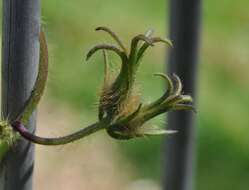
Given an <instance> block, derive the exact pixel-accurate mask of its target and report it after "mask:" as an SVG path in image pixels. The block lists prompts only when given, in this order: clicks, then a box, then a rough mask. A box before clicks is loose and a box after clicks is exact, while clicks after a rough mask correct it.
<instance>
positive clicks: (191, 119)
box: [164, 0, 201, 190]
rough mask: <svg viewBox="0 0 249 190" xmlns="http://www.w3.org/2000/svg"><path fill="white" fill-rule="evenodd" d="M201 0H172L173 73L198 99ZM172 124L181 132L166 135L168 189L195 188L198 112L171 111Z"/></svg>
mask: <svg viewBox="0 0 249 190" xmlns="http://www.w3.org/2000/svg"><path fill="white" fill-rule="evenodd" d="M200 12H201V0H188V1H186V0H170V39H172V40H173V45H174V47H173V49H172V50H170V54H169V67H168V72H169V73H170V74H172V73H176V74H177V75H178V76H179V77H180V78H181V80H182V82H183V85H184V88H183V91H184V94H190V95H191V96H192V97H193V98H194V100H195V101H196V98H195V97H196V96H195V94H196V81H197V63H198V47H199V34H200V32H199V29H200ZM168 127H169V128H170V129H174V130H178V133H177V134H175V135H172V136H167V138H166V151H165V154H166V155H165V156H166V171H165V172H166V174H165V180H164V189H165V190H193V189H194V183H193V182H194V173H195V172H194V171H195V159H196V153H195V144H196V139H195V138H196V129H195V116H194V114H193V113H191V112H190V111H178V112H173V113H169V115H168Z"/></svg>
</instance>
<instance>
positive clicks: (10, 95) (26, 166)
mask: <svg viewBox="0 0 249 190" xmlns="http://www.w3.org/2000/svg"><path fill="white" fill-rule="evenodd" d="M39 31H40V2H39V0H3V31H2V35H3V37H2V40H3V41H2V117H4V118H9V119H12V118H14V117H15V116H16V114H17V113H18V111H20V109H21V108H22V106H23V105H24V102H25V101H26V100H27V98H28V97H29V95H30V93H31V89H32V87H33V85H34V82H35V78H36V74H37V68H38V63H39V60H38V59H39ZM28 127H29V128H30V130H32V131H34V130H35V113H34V114H33V116H32V117H31V118H30V121H29V124H28ZM33 167H34V146H33V145H32V144H31V143H29V142H28V141H25V140H19V141H18V142H17V144H16V145H15V146H14V147H12V148H11V149H10V150H9V151H8V153H7V154H6V155H5V158H4V159H3V161H2V162H1V163H0V182H1V184H0V190H31V189H32V174H33Z"/></svg>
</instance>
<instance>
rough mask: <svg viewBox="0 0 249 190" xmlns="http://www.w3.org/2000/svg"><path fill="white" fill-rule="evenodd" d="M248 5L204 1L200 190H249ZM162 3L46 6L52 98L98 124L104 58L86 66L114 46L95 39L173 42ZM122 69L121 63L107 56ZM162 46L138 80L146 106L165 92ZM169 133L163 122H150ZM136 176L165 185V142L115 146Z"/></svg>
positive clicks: (46, 2)
mask: <svg viewBox="0 0 249 190" xmlns="http://www.w3.org/2000/svg"><path fill="white" fill-rule="evenodd" d="M248 7H249V1H248V0H238V1H233V0H221V1H215V0H208V1H203V16H202V29H201V49H200V65H199V80H198V98H197V102H198V108H197V109H198V114H197V122H198V129H197V130H198V139H197V142H198V145H197V147H198V160H197V161H198V162H197V175H196V177H197V178H196V187H197V189H198V190H210V189H212V190H216V189H217V190H218V189H226V190H234V189H236V190H245V189H248V188H249V132H248V129H249V75H248V74H247V72H248V70H249V12H248ZM168 14H169V11H168V1H165V0H155V1H151V0H136V1H134V0H126V1H113V0H105V1H101V0H91V1H88V0H84V1H83V0H70V1H58V0H57V1H56V0H42V19H43V23H44V24H43V25H44V29H45V32H46V33H47V36H48V41H49V50H50V63H51V64H50V77H49V84H48V95H49V96H50V97H51V98H52V99H54V100H56V101H57V102H60V101H62V102H64V103H66V104H68V105H69V106H71V107H72V108H73V109H77V110H78V112H80V113H81V114H82V117H84V118H88V119H89V123H90V122H92V121H95V120H96V111H97V108H96V106H95V105H96V103H97V101H98V93H97V92H98V91H99V89H100V87H101V82H102V79H103V63H102V56H101V54H98V55H95V56H94V57H93V58H92V59H91V60H90V61H89V62H88V63H86V62H85V60H84V59H85V54H86V53H87V51H88V50H89V49H90V47H92V46H93V45H95V44H96V43H99V42H109V41H110V40H111V39H110V38H109V36H107V35H106V34H105V33H102V32H95V31H94V28H96V27H97V26H108V27H110V28H112V29H113V30H114V31H116V32H117V33H118V34H119V35H120V36H121V37H122V38H123V39H124V41H125V42H126V44H128V43H129V39H130V38H131V37H132V36H134V35H136V34H138V33H143V32H145V31H146V30H147V29H150V28H153V29H155V34H156V35H158V36H166V37H167V35H168ZM110 61H111V63H112V64H113V65H114V66H113V67H115V65H118V64H119V63H118V61H119V60H118V59H117V58H116V57H115V56H113V55H110ZM164 63H165V47H164V46H163V45H159V46H156V47H154V48H153V49H150V50H149V51H148V53H147V55H146V56H145V57H144V60H143V64H142V66H141V68H140V71H139V73H138V81H139V82H138V84H139V89H140V91H141V94H142V95H143V99H144V101H150V100H153V99H155V98H157V97H159V96H160V95H161V94H162V93H163V81H161V80H159V79H156V78H153V77H152V73H154V72H160V71H164V70H165V67H166V66H165V64H164ZM153 123H154V124H157V125H160V126H162V127H163V126H164V123H165V122H164V117H160V118H158V119H155V120H154V121H153ZM118 144H119V146H120V150H121V151H122V153H123V154H124V156H126V157H127V159H128V160H129V161H130V162H131V163H132V164H133V165H134V166H135V168H136V169H137V176H136V177H137V178H151V179H154V180H157V181H159V180H160V179H161V174H162V172H163V171H161V169H162V168H163V167H162V157H161V152H162V138H160V137H156V138H151V139H137V140H132V141H129V142H118Z"/></svg>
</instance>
